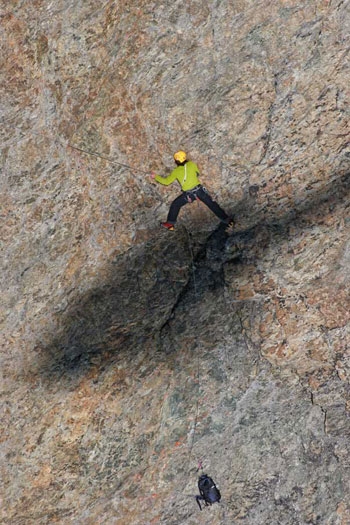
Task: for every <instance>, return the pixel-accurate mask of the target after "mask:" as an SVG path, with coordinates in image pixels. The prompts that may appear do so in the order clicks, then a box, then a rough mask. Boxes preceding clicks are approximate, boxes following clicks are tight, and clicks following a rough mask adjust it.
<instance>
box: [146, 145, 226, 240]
mask: <svg viewBox="0 0 350 525" xmlns="http://www.w3.org/2000/svg"><path fill="white" fill-rule="evenodd" d="M174 160H175V162H176V164H177V167H176V168H175V169H174V170H173V171H172V172H171V173H170V175H168V176H167V177H161V176H160V175H156V174H155V173H153V172H152V173H151V177H152V179H155V180H156V181H157V182H159V183H160V184H163V185H164V186H169V184H172V183H173V182H174V181H175V180H177V181H178V182H179V184H180V185H181V189H182V193H181V195H179V196H178V197H177V198H176V199H175V200H174V201H173V202H172V204H171V206H170V209H169V213H168V218H167V220H166V222H162V223H161V226H163V227H164V228H166V229H167V230H171V231H173V230H174V228H175V223H176V219H177V216H178V214H179V211H180V208H181V207H182V206H184V205H185V204H188V203H191V202H194V201H195V200H196V199H197V200H200V201H202V202H203V203H204V204H206V205H207V206H208V208H209V209H210V210H211V211H212V212H213V213H215V215H216V216H217V217H219V219H220V220H221V221H222V222H223V223H225V224H227V225H228V227H232V226H233V219H232V218H231V217H229V216H228V215H227V213H226V212H225V211H224V210H223V209H222V208H221V207H220V206H219V205H218V203H217V202H215V201H214V200H213V199H212V198H211V196H210V194H209V192H208V190H207V189H206V188H204V186H202V184H201V183H200V181H199V179H198V176H199V170H198V166H197V164H195V163H194V162H192V161H190V160H187V155H186V153H185V152H184V151H177V152H176V153H175V154H174Z"/></svg>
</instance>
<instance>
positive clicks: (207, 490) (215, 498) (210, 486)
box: [196, 474, 221, 510]
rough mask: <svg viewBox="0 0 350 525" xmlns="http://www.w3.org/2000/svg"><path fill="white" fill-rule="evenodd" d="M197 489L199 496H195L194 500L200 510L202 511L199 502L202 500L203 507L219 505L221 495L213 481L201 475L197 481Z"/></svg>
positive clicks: (205, 475)
mask: <svg viewBox="0 0 350 525" xmlns="http://www.w3.org/2000/svg"><path fill="white" fill-rule="evenodd" d="M198 489H199V493H200V496H196V500H197V503H198V506H199V508H200V510H202V507H201V504H200V501H201V500H203V501H204V503H205V505H206V506H208V505H212V504H213V503H219V501H220V499H221V494H220V491H219V489H218V488H217V486H216V485H215V483H214V481H213V480H212V478H211V477H210V476H208V475H207V474H202V475H201V476H200V477H199V479H198Z"/></svg>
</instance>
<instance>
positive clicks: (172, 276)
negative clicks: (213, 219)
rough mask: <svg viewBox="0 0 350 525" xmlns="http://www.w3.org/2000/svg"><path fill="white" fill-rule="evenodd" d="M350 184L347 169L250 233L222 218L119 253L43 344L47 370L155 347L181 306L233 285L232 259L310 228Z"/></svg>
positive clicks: (76, 369)
mask: <svg viewBox="0 0 350 525" xmlns="http://www.w3.org/2000/svg"><path fill="white" fill-rule="evenodd" d="M349 185H350V177H349V174H348V173H347V174H345V175H343V176H341V177H339V178H338V179H337V180H335V181H332V182H331V183H330V184H328V185H326V186H325V187H323V188H322V189H321V190H319V191H315V192H313V193H310V194H309V196H308V197H307V198H305V199H304V200H301V199H300V200H299V203H298V204H296V205H295V206H294V207H293V208H289V209H286V210H285V211H284V213H282V214H276V215H272V216H270V217H266V216H265V217H264V219H263V220H261V221H260V220H259V221H258V222H257V224H255V225H254V226H252V227H251V228H250V229H249V230H247V231H238V232H233V233H230V232H227V230H226V226H225V225H223V224H220V225H219V226H218V227H217V228H216V229H215V230H214V231H213V232H211V233H210V232H209V233H208V232H206V233H205V234H204V235H203V233H202V234H197V233H190V232H189V231H188V230H187V229H186V228H184V227H181V226H179V227H178V229H177V230H176V232H175V234H169V232H163V231H160V232H159V234H158V233H157V235H156V236H155V237H154V238H153V239H152V240H151V241H149V242H147V243H146V244H144V245H138V246H135V248H133V249H131V250H129V251H128V252H127V253H125V254H122V255H120V256H118V257H116V258H115V259H114V260H113V261H111V263H110V269H109V275H108V278H107V279H106V280H105V282H104V283H103V284H101V286H96V287H95V288H94V289H92V290H90V291H89V292H88V293H86V294H85V295H83V296H81V297H80V298H77V299H76V301H75V303H74V304H73V305H71V306H70V307H69V308H68V310H67V311H66V312H64V314H62V316H61V318H60V319H59V320H58V323H57V324H58V328H57V332H56V334H55V335H54V336H53V337H52V341H51V343H50V344H48V345H46V346H45V347H44V348H41V356H42V358H41V363H40V374H41V375H42V376H43V378H44V379H47V380H49V381H55V380H56V379H58V378H62V377H63V376H66V377H67V378H68V379H69V378H75V379H78V378H79V377H82V375H84V374H85V373H86V372H87V371H88V370H89V368H90V367H91V366H92V364H98V366H100V367H101V370H102V369H103V366H104V364H105V365H106V364H108V362H110V361H111V360H113V359H115V358H116V356H117V355H118V354H119V353H121V352H122V353H125V352H127V353H128V354H135V355H136V354H137V352H138V349H139V348H140V347H144V345H147V344H149V343H150V341H151V343H152V345H153V347H154V345H157V344H158V343H157V338H158V339H159V337H162V333H163V332H164V330H165V332H169V329H170V325H171V322H172V319H173V318H174V317H175V315H176V311H177V309H178V308H180V310H181V309H183V308H184V307H185V308H195V307H196V303H198V302H199V301H201V300H202V299H203V296H204V295H205V294H207V293H212V292H215V291H218V290H220V289H222V288H223V287H224V286H225V278H224V265H225V264H237V263H242V262H243V263H244V261H245V260H249V256H250V254H251V253H252V252H255V253H254V254H253V255H251V256H254V257H256V256H258V255H257V254H258V252H259V250H260V251H261V249H264V248H265V247H267V245H268V244H269V242H270V240H271V236H274V235H275V234H278V235H283V233H284V232H286V231H287V230H288V227H289V225H290V224H291V223H294V226H296V227H298V228H300V229H302V228H303V227H304V226H303V216H304V215H309V214H315V215H316V216H317V215H319V214H322V213H325V209H326V208H327V207H328V209H329V208H331V209H332V207H335V206H338V205H343V204H344V203H345V201H346V198H347V197H348V194H349ZM241 205H242V203H240V206H241ZM246 205H247V206H249V198H248V200H247V203H246ZM305 225H306V224H305ZM286 229H287V230H286ZM257 243H258V244H259V246H258V249H257V250H256V251H255V249H254V250H253V247H255V246H256V245H257ZM164 335H165V336H166V333H164ZM161 346H162V345H161Z"/></svg>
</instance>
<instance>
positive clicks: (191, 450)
mask: <svg viewBox="0 0 350 525" xmlns="http://www.w3.org/2000/svg"><path fill="white" fill-rule="evenodd" d="M184 229H185V231H186V234H187V240H188V248H189V252H190V255H191V270H192V280H193V289H194V295H195V298H196V300H197V299H198V289H197V283H196V272H195V261H194V253H193V248H192V243H191V236H190V233H189V231H188V230H187V228H186V226H184ZM199 359H200V358H199V353H198V352H197V355H196V383H197V388H196V404H195V416H194V421H193V432H192V439H191V444H190V446H189V451H188V460H189V464H190V463H191V459H192V452H193V447H194V441H195V437H196V431H197V425H198V416H199V395H200V392H199V389H200V366H199ZM199 465H200V467H199ZM199 468H203V466H202V461H201V460H198V469H197V472H198V470H199Z"/></svg>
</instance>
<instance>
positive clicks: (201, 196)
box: [167, 186, 228, 224]
mask: <svg viewBox="0 0 350 525" xmlns="http://www.w3.org/2000/svg"><path fill="white" fill-rule="evenodd" d="M196 199H198V200H200V201H202V202H203V203H204V204H205V205H206V206H208V208H209V209H210V210H211V211H212V212H213V213H215V215H216V216H217V217H219V219H220V220H222V221H223V222H225V221H226V220H227V219H228V215H227V213H226V212H225V211H224V210H223V209H222V208H220V206H219V205H218V203H217V202H215V201H213V199H212V198H211V196H210V194H209V193H208V191H207V190H206V189H205V188H203V186H197V187H196V188H194V189H193V190H190V191H184V192H183V193H181V195H179V196H178V197H176V199H175V200H174V201H173V202H172V204H171V206H170V210H169V213H168V219H167V222H171V223H172V224H175V222H176V219H177V216H178V215H179V211H180V209H181V208H182V206H185V204H189V203H191V202H193V201H195V200H196Z"/></svg>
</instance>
